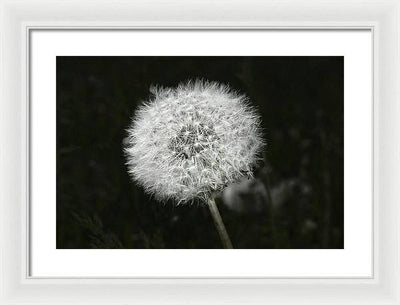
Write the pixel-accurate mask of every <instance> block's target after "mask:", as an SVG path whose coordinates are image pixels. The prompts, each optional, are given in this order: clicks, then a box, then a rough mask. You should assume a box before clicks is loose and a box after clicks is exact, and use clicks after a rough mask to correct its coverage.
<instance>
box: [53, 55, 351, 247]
mask: <svg viewBox="0 0 400 305" xmlns="http://www.w3.org/2000/svg"><path fill="white" fill-rule="evenodd" d="M194 78H204V79H207V80H210V81H218V82H222V83H227V84H229V85H230V86H231V87H232V88H234V89H237V90H239V91H241V92H242V93H245V94H247V95H248V96H249V97H250V99H251V101H252V103H253V104H254V105H255V106H256V107H257V108H258V109H259V112H260V114H261V115H262V120H263V128H264V130H265V139H266V140H267V143H268V146H267V147H266V149H265V152H264V164H261V165H260V168H259V169H258V170H257V172H256V179H255V180H254V181H250V182H243V183H242V184H241V185H239V186H233V187H231V189H230V190H231V192H230V194H231V196H230V197H229V198H228V197H224V196H221V197H218V198H217V204H218V206H219V208H220V212H221V215H222V218H223V220H224V222H225V225H226V227H227V230H228V232H229V234H230V237H231V239H232V243H233V246H234V247H235V248H280V249H285V248H292V249H295V248H343V57H57V248H182V249H185V248H221V243H220V240H219V238H218V234H217V232H216V231H215V229H214V225H213V222H212V218H211V216H210V214H209V211H208V209H207V207H205V206H199V205H188V206H179V207H176V206H174V205H172V204H169V203H167V204H165V203H160V202H156V201H154V200H152V199H151V198H150V197H149V196H148V195H147V194H145V193H144V192H143V189H142V188H141V187H138V186H137V185H136V184H135V183H133V182H131V180H130V178H129V176H128V174H127V169H126V166H125V164H124V163H125V158H124V155H123V151H122V145H123V144H122V143H123V139H124V137H125V136H126V133H125V129H126V128H127V127H128V125H129V123H130V119H131V117H132V115H133V113H134V110H135V108H136V107H137V105H138V104H139V103H140V102H141V101H142V100H145V99H147V98H148V96H149V86H150V85H151V84H159V85H163V86H176V85H177V84H178V83H179V82H182V81H186V80H188V79H194ZM232 194H233V195H232Z"/></svg>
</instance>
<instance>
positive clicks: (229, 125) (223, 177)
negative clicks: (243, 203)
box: [124, 80, 264, 204]
mask: <svg viewBox="0 0 400 305" xmlns="http://www.w3.org/2000/svg"><path fill="white" fill-rule="evenodd" d="M150 91H151V93H152V97H151V99H150V100H149V101H147V102H144V103H143V105H142V106H140V107H139V109H138V110H137V111H136V113H135V115H134V117H133V119H132V122H131V124H130V126H129V128H128V129H127V133H128V136H127V138H126V140H125V141H124V143H126V144H125V148H124V151H125V155H126V158H127V166H128V172H129V174H130V175H131V177H132V179H133V180H134V181H136V182H137V183H138V184H139V185H141V186H143V188H144V189H145V191H146V192H148V193H149V194H152V195H154V196H155V198H156V199H158V200H160V201H167V200H173V201H174V202H176V203H177V204H181V203H187V202H193V201H194V200H200V201H206V200H207V199H208V198H210V196H211V195H212V193H213V192H220V191H221V190H223V189H224V188H225V187H226V186H227V185H228V184H230V183H233V182H236V181H238V180H239V179H241V178H243V177H246V176H252V170H253V168H254V166H255V165H256V163H257V161H258V160H259V154H260V151H261V149H262V147H263V146H264V141H263V139H262V136H261V127H260V124H261V120H260V117H259V115H258V114H257V112H256V111H255V109H254V108H253V107H252V106H250V104H249V102H248V99H247V97H246V96H244V95H241V94H238V93H237V92H235V91H233V90H231V89H230V88H229V87H228V86H227V85H223V84H219V83H217V82H207V81H201V80H196V81H194V82H192V81H189V82H186V83H182V84H180V85H179V86H178V87H176V88H160V87H151V88H150Z"/></svg>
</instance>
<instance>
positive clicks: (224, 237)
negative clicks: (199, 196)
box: [207, 198, 233, 249]
mask: <svg viewBox="0 0 400 305" xmlns="http://www.w3.org/2000/svg"><path fill="white" fill-rule="evenodd" d="M207 205H208V207H209V208H210V212H211V215H212V218H213V220H214V225H215V228H216V229H217V231H218V234H219V237H220V238H221V242H222V244H223V245H224V248H225V249H233V246H232V242H231V239H230V238H229V235H228V232H227V231H226V228H225V225H224V222H223V221H222V218H221V215H220V214H219V211H218V207H217V204H216V203H215V200H214V198H210V199H209V200H208V201H207Z"/></svg>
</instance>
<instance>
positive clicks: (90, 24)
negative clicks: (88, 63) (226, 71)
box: [0, 0, 400, 304]
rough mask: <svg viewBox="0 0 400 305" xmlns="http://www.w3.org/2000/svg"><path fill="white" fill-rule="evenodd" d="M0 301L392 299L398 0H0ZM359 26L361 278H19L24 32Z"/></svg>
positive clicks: (398, 295)
mask: <svg viewBox="0 0 400 305" xmlns="http://www.w3.org/2000/svg"><path fill="white" fill-rule="evenodd" d="M1 12H2V14H1V37H2V42H1V45H2V51H1V99H0V100H1V104H0V105H1V108H0V116H1V120H0V136H1V138H0V140H1V146H0V147H1V148H0V149H1V150H0V152H1V159H0V166H1V167H0V168H1V172H0V175H1V176H0V179H1V180H0V194H1V195H0V199H1V210H0V219H1V221H0V224H1V231H0V242H1V244H0V245H1V247H0V248H1V249H2V251H1V252H0V255H1V259H0V262H1V267H0V282H1V283H2V286H1V289H0V304H13V303H18V302H19V303H23V304H54V303H58V304H74V303H75V304H88V303H89V304H97V303H107V304H117V303H123V304H175V303H176V304H185V303H194V304H221V303H227V304H265V303H275V304H302V303H304V304H310V303H315V304H351V303H354V304H400V289H399V287H400V283H399V276H400V269H399V258H400V253H399V250H400V247H399V240H400V239H399V233H400V230H399V229H400V226H399V220H398V219H399V216H400V207H399V204H398V203H399V199H400V189H399V188H398V187H397V181H398V180H399V178H400V162H399V161H400V154H399V147H400V123H399V120H398V117H399V115H400V107H399V90H398V88H399V87H398V86H399V73H400V67H399V58H398V56H399V38H400V32H399V27H398V24H399V21H400V14H399V12H400V1H397V0H395V1H386V0H384V1H379V2H363V1H357V0H349V1H339V0H334V1H322V0H316V1H265V2H258V1H256V0H254V1H253V0H250V1H246V2H244V1H229V2H224V1H217V2H212V1H203V2H196V1H172V0H168V1H161V0H156V1H152V2H149V3H147V2H146V1H130V2H129V1H120V0H116V1H112V2H107V1H95V2H94V1H90V0H84V1H82V0H81V1H69V2H63V1H53V2H43V1H39V0H31V1H28V0H21V1H2V2H1ZM121 28H124V29H125V28H126V29H154V28H157V29H166V28H169V29H172V28H173V29H199V28H209V29H246V28H247V29H249V28H253V29H261V28H264V29H318V30H324V29H343V30H346V29H370V30H371V31H372V33H373V105H374V109H373V112H374V113H373V121H374V126H373V160H374V164H373V173H374V180H373V201H374V202H373V207H374V211H373V214H374V218H373V236H374V242H373V245H374V249H373V253H374V256H373V260H374V264H373V266H374V270H373V277H371V278H346V279H334V278H330V279H320V278H290V279H289V278H273V279H272V278H271V279H248V278H247V279H246V278H235V279H229V278H218V279H207V278H180V279H171V278H169V279H166V278H163V279H161V278H160V279H157V278H151V279H135V278H129V279H124V278H32V277H30V276H29V270H28V269H29V268H28V266H29V265H30V264H29V259H30V256H29V249H30V245H29V242H28V241H29V235H30V231H29V213H30V211H29V179H30V177H29V170H28V164H29V142H28V140H29V132H30V130H29V121H28V119H27V118H28V117H29V103H28V101H29V93H30V92H29V88H30V87H29V83H30V79H29V69H28V67H27V63H28V62H29V48H28V47H29V33H30V31H31V30H32V29H49V30H51V29H59V30H61V29H121Z"/></svg>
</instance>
